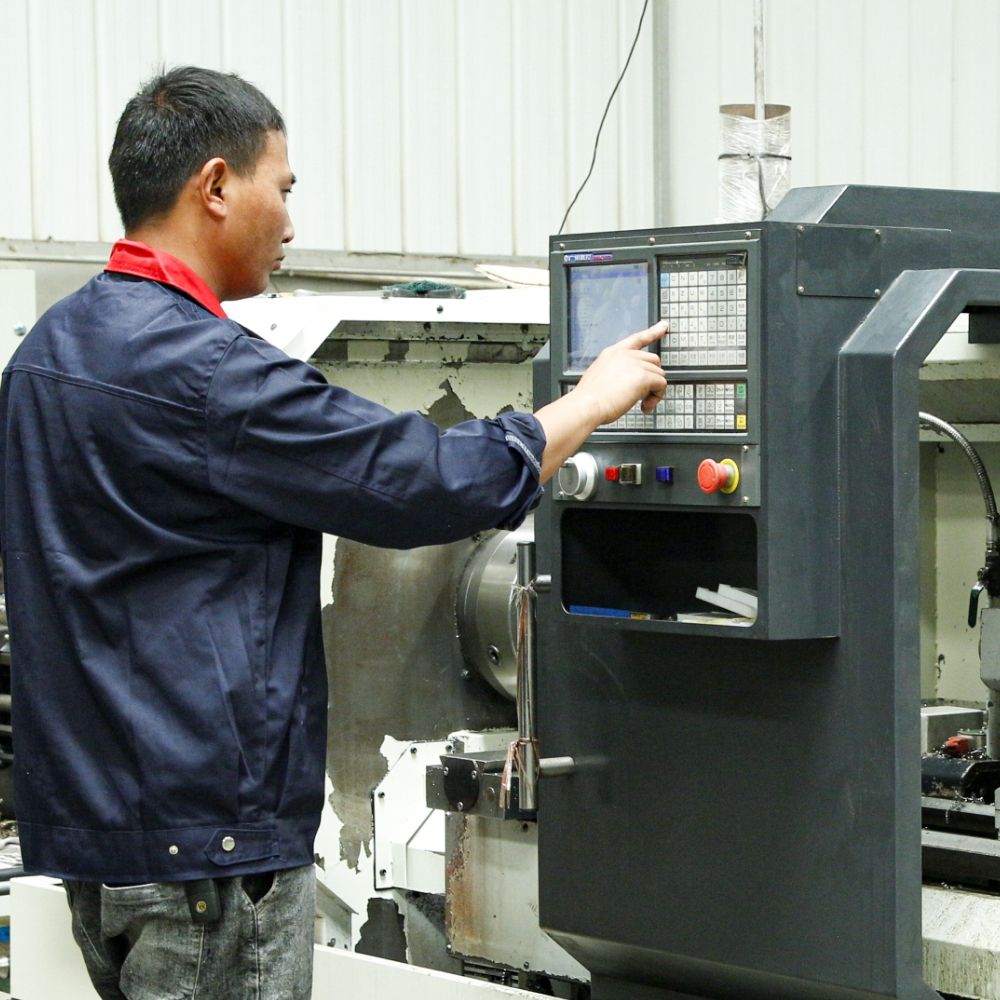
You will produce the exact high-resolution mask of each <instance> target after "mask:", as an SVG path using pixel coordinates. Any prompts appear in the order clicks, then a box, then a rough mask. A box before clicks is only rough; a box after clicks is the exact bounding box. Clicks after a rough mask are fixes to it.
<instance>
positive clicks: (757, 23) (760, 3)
mask: <svg viewBox="0 0 1000 1000" xmlns="http://www.w3.org/2000/svg"><path fill="white" fill-rule="evenodd" d="M753 114H754V118H756V119H757V120H758V121H763V120H764V0H753Z"/></svg>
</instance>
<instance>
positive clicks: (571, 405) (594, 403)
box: [535, 322, 667, 483]
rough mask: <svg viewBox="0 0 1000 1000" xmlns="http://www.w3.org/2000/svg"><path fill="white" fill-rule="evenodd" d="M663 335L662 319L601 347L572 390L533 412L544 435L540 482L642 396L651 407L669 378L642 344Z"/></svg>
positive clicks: (648, 409) (645, 410) (646, 406)
mask: <svg viewBox="0 0 1000 1000" xmlns="http://www.w3.org/2000/svg"><path fill="white" fill-rule="evenodd" d="M666 333H667V324H666V323H665V322H659V323H654V324H653V325H652V326H651V327H650V328H649V329H648V330H642V331H641V332H640V333H633V334H631V335H630V336H628V337H625V339H624V340H620V341H618V343H617V344H612V345H611V346H610V347H606V348H604V350H603V351H601V353H600V354H599V355H598V356H597V358H596V359H595V360H594V363H593V364H592V365H591V366H590V367H589V368H588V369H587V370H586V371H585V372H584V373H583V375H581V376H580V381H579V382H578V383H577V384H576V387H575V388H574V389H573V391H572V392H569V393H567V394H566V395H565V396H561V397H560V398H559V399H555V400H553V401H552V402H551V403H549V404H548V405H547V406H543V407H542V408H541V409H540V410H538V411H537V412H536V413H535V417H536V418H537V419H538V422H539V423H540V424H541V425H542V429H543V430H544V431H545V439H546V444H545V452H544V454H543V455H542V476H541V479H542V482H543V483H544V482H545V481H546V480H548V479H551V478H552V476H553V475H555V473H556V470H557V469H558V468H559V466H560V465H562V464H563V462H565V461H566V459H567V458H569V457H570V455H572V454H573V453H574V452H575V451H576V449H577V448H579V447H580V445H581V444H583V442H584V441H586V440H587V438H588V437H590V435H591V434H592V433H593V432H594V431H595V430H597V428H598V427H600V426H601V425H602V424H607V423H610V422H611V421H612V420H617V419H618V418H619V417H620V416H621V415H622V414H623V413H627V412H628V411H629V410H630V409H631V408H632V407H633V406H635V404H636V403H638V402H640V400H641V402H642V412H643V413H651V412H652V411H653V410H654V409H655V407H656V405H657V403H659V401H660V400H661V399H662V398H663V393H664V391H665V389H666V387H667V380H666V378H664V376H663V369H662V368H661V367H660V358H659V355H658V354H654V353H652V352H651V351H646V350H643V348H644V347H646V346H647V345H648V344H651V343H652V342H653V341H654V340H658V339H659V338H660V337H663V336H664V335H665V334H666Z"/></svg>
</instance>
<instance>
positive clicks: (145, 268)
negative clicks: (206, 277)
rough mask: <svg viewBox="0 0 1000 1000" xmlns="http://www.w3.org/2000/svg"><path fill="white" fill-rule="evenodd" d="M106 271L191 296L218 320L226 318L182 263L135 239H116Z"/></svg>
mask: <svg viewBox="0 0 1000 1000" xmlns="http://www.w3.org/2000/svg"><path fill="white" fill-rule="evenodd" d="M104 270H105V271H113V272H114V273H116V274H133V275H135V276H136V277H138V278H150V279H151V280H152V281H158V282H160V284H161V285H168V286H169V287H170V288H176V289H177V290H178V291H181V292H184V293H185V294H186V295H190V296H191V298H192V299H194V300H195V302H197V303H198V304H199V305H202V306H204V307H205V308H206V309H207V310H208V311H209V312H210V313H213V314H214V315H215V316H218V317H220V318H221V319H226V318H227V317H226V314H225V312H224V311H223V308H222V305H221V303H220V302H219V300H218V299H217V298H216V297H215V293H214V292H213V291H212V289H211V288H209V287H208V285H206V284H205V282H204V281H203V280H202V278H201V277H199V275H198V274H196V273H195V272H194V271H192V270H191V268H190V267H188V266H187V264H185V263H184V262H183V261H180V260H178V259H177V258H176V257H174V256H172V255H171V254H169V253H165V252H164V251H163V250H154V249H153V248H152V247H150V246H147V245H146V244H145V243H140V242H139V241H138V240H119V241H118V242H117V243H116V244H115V245H114V246H113V247H112V248H111V259H110V260H109V261H108V264H107V267H105V268H104Z"/></svg>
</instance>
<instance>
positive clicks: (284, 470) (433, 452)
mask: <svg viewBox="0 0 1000 1000" xmlns="http://www.w3.org/2000/svg"><path fill="white" fill-rule="evenodd" d="M206 421H207V440H208V458H207V461H208V477H209V485H210V486H211V488H212V489H213V490H215V491H217V492H219V493H221V494H222V495H224V496H226V497H227V498H229V499H230V500H233V501H235V502H237V503H240V504H242V505H244V506H246V507H249V508H251V509H253V510H256V511H258V512H259V513H261V514H264V515H266V516H268V517H272V518H274V519H275V520H278V521H281V522H285V523H289V524H294V525H297V526H300V527H305V528H313V529H317V530H320V531H326V532H330V533H331V534H336V535H343V536H344V537H347V538H353V539H355V540H357V541H361V542H366V543H368V544H370V545H381V546H385V547H391V548H410V547H412V546H416V545H434V544H439V543H443V542H449V541H455V540H456V539H459V538H464V537H467V536H468V535H471V534H473V533H475V532H476V531H482V530H484V529H486V528H493V527H501V528H513V527H516V526H517V525H518V524H520V522H521V521H522V520H523V519H524V517H525V516H526V515H527V513H528V512H529V511H530V510H531V509H532V507H534V506H535V504H537V502H538V499H539V497H540V496H541V487H540V486H539V482H538V477H539V473H540V469H541V455H542V451H543V449H544V447H545V435H544V432H543V430H542V428H541V426H540V425H539V423H538V421H537V420H536V419H535V418H534V417H533V416H531V415H530V414H527V413H509V414H504V415H503V416H500V417H498V418H496V419H495V420H470V421H467V422H465V423H461V424H458V425H456V426H454V427H452V428H450V429H448V430H447V431H444V432H441V431H439V430H438V428H437V427H436V426H435V425H434V424H433V423H432V422H431V421H429V420H428V419H426V418H425V417H422V416H421V415H420V414H417V413H393V412H392V411H390V410H387V409H386V408H385V407H382V406H379V405H377V404H375V403H372V402H369V401H368V400H365V399H361V398H360V397H358V396H355V395H353V394H352V393H350V392H347V391H346V390H344V389H340V388H338V387H336V386H332V385H330V384H329V383H328V382H327V381H326V380H325V379H324V378H323V376H322V375H321V374H320V373H319V372H318V371H316V369H314V368H312V367H311V366H310V365H307V364H304V363H303V362H300V361H296V360H294V359H292V358H289V357H287V356H286V355H285V354H283V353H282V352H281V351H279V350H277V348H274V347H273V346H271V345H270V344H267V343H266V342H264V341H261V340H259V339H257V338H253V337H250V336H247V335H243V336H239V337H237V338H236V339H235V340H234V341H233V343H232V344H231V345H230V346H229V348H228V349H227V351H226V353H225V355H224V356H223V358H222V360H221V361H220V363H219V365H218V367H217V368H216V370H215V372H214V373H213V375H212V378H211V381H210V383H209V388H208V393H207V399H206Z"/></svg>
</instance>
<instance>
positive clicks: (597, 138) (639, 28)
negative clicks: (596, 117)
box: [556, 0, 649, 236]
mask: <svg viewBox="0 0 1000 1000" xmlns="http://www.w3.org/2000/svg"><path fill="white" fill-rule="evenodd" d="M648 6H649V0H646V2H645V3H644V4H643V5H642V13H641V14H640V15H639V24H638V26H637V27H636V29H635V38H633V39H632V48H630V49H629V50H628V58H627V59H626V60H625V65H624V66H623V67H622V71H621V74H620V75H619V77H618V81H617V83H615V86H614V90H612V91H611V96H610V97H609V98H608V103H607V105H605V108H604V114H603V115H601V124H600V125H598V126H597V135H596V136H595V137H594V155H593V156H592V157H591V158H590V169H589V170H588V171H587V176H586V177H584V179H583V183H582V184H581V185H580V187H579V189H578V190H577V192H576V194H575V195H573V200H572V201H571V202H570V203H569V208H567V209H566V214H565V215H564V216H563V220H562V222H560V223H559V232H558V233H556V235H557V236H560V235H562V231H563V226H565V225H566V220H567V219H568V218H569V213H570V212H572V211H573V206H574V205H575V204H576V199H577V198H579V197H580V194H581V192H582V191H583V189H584V188H585V187H586V186H587V181H589V180H590V175H591V174H592V173H593V172H594V164H595V163H596V162H597V144H598V143H599V142H600V141H601V129H603V128H604V121H605V119H606V118H607V117H608V112H609V111H610V110H611V102H612V101H613V100H614V99H615V94H617V93H618V88H619V87H620V86H621V82H622V80H624V79H625V72H626V71H627V70H628V64H629V63H630V62H631V61H632V53H633V52H635V46H636V43H637V42H638V41H639V34H640V32H641V31H642V21H643V18H644V17H645V16H646V8H647V7H648Z"/></svg>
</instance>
